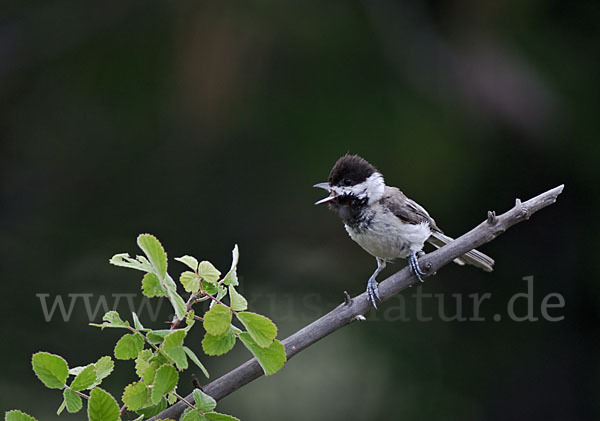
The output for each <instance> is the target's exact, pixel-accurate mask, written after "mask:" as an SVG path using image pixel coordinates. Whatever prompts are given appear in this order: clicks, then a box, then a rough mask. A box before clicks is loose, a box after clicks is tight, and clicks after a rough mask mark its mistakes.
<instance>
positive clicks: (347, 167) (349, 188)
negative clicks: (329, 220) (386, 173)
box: [315, 155, 385, 223]
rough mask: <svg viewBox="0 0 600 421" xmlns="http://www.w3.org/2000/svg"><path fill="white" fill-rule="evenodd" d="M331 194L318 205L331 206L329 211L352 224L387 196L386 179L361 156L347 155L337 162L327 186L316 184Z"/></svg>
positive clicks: (325, 184)
mask: <svg viewBox="0 0 600 421" xmlns="http://www.w3.org/2000/svg"><path fill="white" fill-rule="evenodd" d="M315 187H320V188H322V189H325V190H327V191H328V192H329V196H327V197H326V198H324V199H321V200H319V201H318V202H317V203H316V204H320V203H329V208H330V209H331V210H333V211H335V212H336V213H338V214H339V215H340V217H342V219H343V220H344V222H346V223H348V222H349V221H350V220H353V219H355V218H356V217H358V215H360V213H361V212H362V210H363V208H364V207H365V206H367V205H368V204H371V203H373V202H374V201H377V200H379V199H380V198H381V197H382V196H383V193H384V189H385V183H384V180H383V176H382V175H381V174H380V173H379V172H378V171H377V170H376V169H375V167H374V166H373V165H371V164H370V163H369V162H367V161H366V160H365V159H363V158H361V157H360V156H358V155H344V156H342V157H341V158H340V159H338V160H337V162H336V163H335V165H334V166H333V168H332V169H331V172H330V173H329V181H328V182H327V183H319V184H315Z"/></svg>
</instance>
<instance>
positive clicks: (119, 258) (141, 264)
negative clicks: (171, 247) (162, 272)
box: [108, 253, 152, 272]
mask: <svg viewBox="0 0 600 421" xmlns="http://www.w3.org/2000/svg"><path fill="white" fill-rule="evenodd" d="M108 263H110V264H111V265H115V266H121V267H124V268H130V269H136V270H141V271H143V272H152V266H151V265H150V262H148V260H147V259H146V258H145V257H143V256H136V258H135V259H134V258H132V257H129V253H119V254H115V255H114V256H113V257H111V259H110V260H109V261H108Z"/></svg>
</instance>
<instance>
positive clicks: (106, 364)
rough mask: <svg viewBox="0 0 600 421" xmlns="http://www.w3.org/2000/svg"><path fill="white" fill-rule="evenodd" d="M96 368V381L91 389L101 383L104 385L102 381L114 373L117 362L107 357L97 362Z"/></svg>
mask: <svg viewBox="0 0 600 421" xmlns="http://www.w3.org/2000/svg"><path fill="white" fill-rule="evenodd" d="M94 367H95V368H96V381H95V382H94V384H93V385H92V386H91V387H90V389H91V388H94V387H96V386H98V385H99V384H100V383H102V380H104V379H105V378H107V377H108V376H109V375H110V373H112V371H113V369H114V368H115V362H114V361H113V360H112V358H110V357H109V356H108V355H107V356H104V357H102V358H100V359H99V360H98V361H96V363H95V364H94Z"/></svg>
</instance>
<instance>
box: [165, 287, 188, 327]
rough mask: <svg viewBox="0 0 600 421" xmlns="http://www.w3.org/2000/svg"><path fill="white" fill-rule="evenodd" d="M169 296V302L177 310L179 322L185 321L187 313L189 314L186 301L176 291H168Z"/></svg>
mask: <svg viewBox="0 0 600 421" xmlns="http://www.w3.org/2000/svg"><path fill="white" fill-rule="evenodd" d="M167 294H168V295H169V301H170V302H171V305H172V306H173V309H174V310H175V314H176V315H177V318H178V319H179V320H183V319H185V313H187V306H186V305H185V301H183V298H181V295H179V294H177V291H175V290H174V289H170V288H169V289H167Z"/></svg>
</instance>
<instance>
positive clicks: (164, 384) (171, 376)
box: [152, 364, 179, 404]
mask: <svg viewBox="0 0 600 421" xmlns="http://www.w3.org/2000/svg"><path fill="white" fill-rule="evenodd" d="M178 380H179V374H177V370H175V367H173V366H171V365H168V364H165V365H162V366H161V367H160V368H159V369H158V370H156V374H155V376H154V383H153V384H152V403H154V404H157V403H158V402H160V400H161V399H162V397H163V396H164V395H166V394H167V393H169V392H170V391H172V390H173V389H174V388H175V386H177V381H178Z"/></svg>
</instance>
